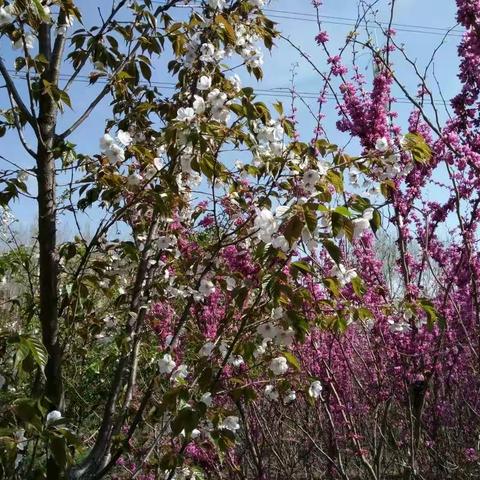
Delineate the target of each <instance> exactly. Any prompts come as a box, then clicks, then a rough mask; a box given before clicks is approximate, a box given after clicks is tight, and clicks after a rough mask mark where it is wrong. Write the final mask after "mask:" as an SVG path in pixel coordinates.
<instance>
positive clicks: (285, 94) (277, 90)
mask: <svg viewBox="0 0 480 480" xmlns="http://www.w3.org/2000/svg"><path fill="white" fill-rule="evenodd" d="M8 72H9V73H10V74H11V75H12V76H14V77H16V78H20V79H22V80H25V79H26V76H25V75H23V74H22V73H19V72H16V71H15V70H13V69H8ZM59 78H60V80H64V81H66V80H68V79H69V78H70V76H69V75H68V74H66V73H64V74H60V77H59ZM74 81H75V82H77V83H88V84H90V77H88V76H87V75H79V76H77V78H76V79H75V80H74ZM95 83H96V84H99V85H106V84H107V83H108V81H107V80H106V79H103V78H99V79H98V80H97V81H96V82H95ZM141 84H142V85H153V86H158V87H160V88H163V89H165V90H176V89H177V86H176V83H175V82H160V81H155V80H152V81H151V82H141ZM252 88H253V87H252ZM254 93H255V94H257V95H258V96H263V97H275V98H288V99H291V98H292V94H293V95H295V96H298V97H301V98H303V99H305V100H315V101H316V100H318V98H319V95H320V94H319V93H315V92H308V91H301V90H293V91H292V89H291V88H289V87H272V88H254ZM323 96H324V97H326V98H327V99H328V100H334V99H335V98H336V97H335V95H334V94H332V93H326V94H324V95H323ZM340 96H341V95H339V97H340ZM395 103H398V104H404V105H410V104H411V101H410V100H409V99H408V98H406V97H399V98H396V102H395ZM429 103H431V102H429ZM434 103H435V104H436V105H444V102H443V101H441V100H435V102H434Z"/></svg>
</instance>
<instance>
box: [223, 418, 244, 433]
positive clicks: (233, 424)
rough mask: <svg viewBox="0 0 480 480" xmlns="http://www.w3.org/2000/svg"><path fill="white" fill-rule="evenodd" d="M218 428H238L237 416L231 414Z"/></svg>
mask: <svg viewBox="0 0 480 480" xmlns="http://www.w3.org/2000/svg"><path fill="white" fill-rule="evenodd" d="M220 428H224V429H225V430H230V431H231V432H236V431H237V430H238V429H239V428H240V423H239V420H238V417H235V416H234V415H231V416H229V417H227V418H225V419H224V420H223V422H222V423H221V424H220Z"/></svg>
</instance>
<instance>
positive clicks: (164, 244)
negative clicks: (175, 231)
mask: <svg viewBox="0 0 480 480" xmlns="http://www.w3.org/2000/svg"><path fill="white" fill-rule="evenodd" d="M176 241H177V240H176V238H175V237H174V236H173V235H162V236H160V237H158V238H157V240H156V244H157V247H158V248H159V249H160V250H166V249H167V248H169V247H171V246H172V245H173V244H175V243H176Z"/></svg>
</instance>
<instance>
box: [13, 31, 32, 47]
mask: <svg viewBox="0 0 480 480" xmlns="http://www.w3.org/2000/svg"><path fill="white" fill-rule="evenodd" d="M24 41H25V43H24ZM35 41H36V38H35V35H33V34H31V33H27V34H25V36H24V37H20V38H19V39H18V40H16V41H15V42H13V48H14V49H15V50H20V49H23V48H24V47H25V49H26V50H33V48H34V47H35Z"/></svg>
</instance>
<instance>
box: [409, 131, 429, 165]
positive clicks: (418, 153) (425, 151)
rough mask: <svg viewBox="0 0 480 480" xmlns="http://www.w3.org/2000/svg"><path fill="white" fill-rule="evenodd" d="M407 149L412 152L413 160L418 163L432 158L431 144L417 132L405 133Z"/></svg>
mask: <svg viewBox="0 0 480 480" xmlns="http://www.w3.org/2000/svg"><path fill="white" fill-rule="evenodd" d="M405 149H406V150H409V151H410V152H411V154H412V157H413V160H414V161H415V162H417V163H422V164H426V163H428V162H429V161H430V159H431V158H432V150H431V149H430V146H429V145H428V144H427V142H425V139H424V138H423V137H422V136H421V135H419V134H417V133H407V134H406V135H405Z"/></svg>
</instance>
